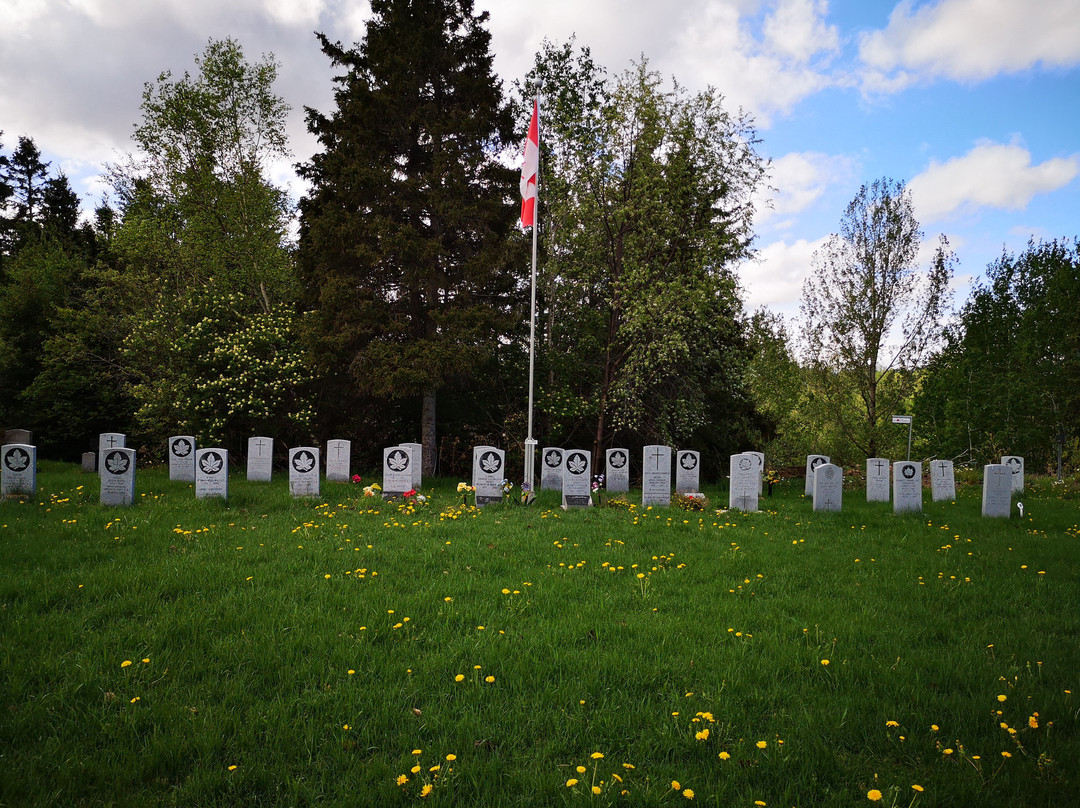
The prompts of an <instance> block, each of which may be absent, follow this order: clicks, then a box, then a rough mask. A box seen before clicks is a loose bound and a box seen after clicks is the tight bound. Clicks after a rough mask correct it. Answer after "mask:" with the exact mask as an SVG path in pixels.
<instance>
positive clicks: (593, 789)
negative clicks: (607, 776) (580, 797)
mask: <svg viewBox="0 0 1080 808" xmlns="http://www.w3.org/2000/svg"><path fill="white" fill-rule="evenodd" d="M592 793H593V794H599V793H600V786H593V787H592Z"/></svg>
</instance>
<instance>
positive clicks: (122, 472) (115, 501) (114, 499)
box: [98, 446, 135, 505]
mask: <svg viewBox="0 0 1080 808" xmlns="http://www.w3.org/2000/svg"><path fill="white" fill-rule="evenodd" d="M99 457H100V458H101V467H100V468H99V469H98V477H99V479H100V480H101V504H102V505H130V504H131V503H133V502H134V501H135V450H134V449H125V448H122V447H119V446H116V447H113V448H112V449H106V450H105V451H104V452H102V453H101V454H100V455H99Z"/></svg>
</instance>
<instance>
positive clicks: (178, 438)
mask: <svg viewBox="0 0 1080 808" xmlns="http://www.w3.org/2000/svg"><path fill="white" fill-rule="evenodd" d="M169 479H170V480H180V481H181V482H185V483H191V482H195V438H194V437H193V436H192V435H173V436H172V437H171V438H169Z"/></svg>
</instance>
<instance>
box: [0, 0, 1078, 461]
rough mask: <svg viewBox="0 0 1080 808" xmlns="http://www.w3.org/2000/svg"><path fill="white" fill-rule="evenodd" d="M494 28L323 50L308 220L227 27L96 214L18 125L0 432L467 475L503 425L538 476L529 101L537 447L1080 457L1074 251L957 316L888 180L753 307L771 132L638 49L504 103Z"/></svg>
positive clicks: (157, 109) (441, 27)
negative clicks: (347, 453) (797, 278)
mask: <svg viewBox="0 0 1080 808" xmlns="http://www.w3.org/2000/svg"><path fill="white" fill-rule="evenodd" d="M486 21H487V13H486V12H485V13H475V12H474V10H473V6H472V2H471V0H374V2H372V19H371V21H370V23H369V25H368V28H367V32H366V34H365V36H364V38H363V40H362V41H361V42H359V43H357V44H355V45H353V46H351V47H346V46H344V45H342V44H341V43H338V42H333V41H331V40H330V39H328V38H327V37H325V36H323V35H318V38H319V43H320V46H321V47H322V50H323V52H324V54H325V55H326V57H327V59H328V60H329V61H330V63H331V64H332V65H333V67H334V68H335V70H336V77H335V79H334V83H335V90H334V100H333V104H334V107H333V109H330V110H323V111H320V110H314V109H308V110H306V113H307V123H308V128H309V130H310V131H311V132H312V133H313V134H314V135H315V136H316V137H317V138H318V141H319V144H320V151H319V152H318V153H316V154H315V155H312V156H310V157H308V158H307V159H305V160H303V161H302V162H300V163H299V164H298V165H297V171H298V173H299V174H300V176H301V177H303V178H304V179H305V180H306V181H307V183H308V190H307V192H306V193H305V195H304V196H303V198H302V199H300V200H299V203H298V205H296V206H295V207H294V206H293V203H292V201H291V200H290V199H289V198H288V196H287V194H286V193H285V192H284V191H283V190H282V189H281V188H278V187H276V186H275V185H274V184H273V183H272V182H271V181H270V180H269V179H268V178H269V176H270V168H271V166H272V165H273V164H274V163H275V162H277V161H281V160H285V159H292V158H293V157H294V156H293V155H291V154H290V153H289V151H288V144H287V140H286V137H285V118H286V115H287V114H288V111H289V110H288V107H287V106H286V104H285V103H284V101H283V100H282V99H281V98H280V97H279V96H278V95H277V94H276V93H275V91H274V87H273V85H274V81H275V78H276V71H277V64H276V63H275V61H274V59H273V57H269V56H264V57H262V58H261V59H260V60H258V61H250V60H248V59H247V58H246V57H245V56H244V53H243V49H242V47H241V45H240V43H238V42H236V41H235V40H232V39H226V40H211V41H210V42H209V43H208V45H207V47H206V49H205V50H204V51H203V52H202V53H201V54H200V55H198V56H197V58H196V70H195V71H194V72H192V73H188V72H185V73H184V74H183V75H182V76H173V75H172V74H171V73H170V72H168V71H166V72H163V73H161V74H160V75H159V76H157V77H156V78H155V79H153V80H151V81H148V82H147V83H146V85H145V86H144V91H143V96H142V103H141V107H140V112H141V119H140V120H139V121H137V122H135V126H134V135H133V140H134V146H135V148H134V149H133V151H132V153H131V154H130V155H128V156H127V157H126V158H125V159H123V160H121V161H119V162H118V163H116V164H113V165H110V166H109V167H108V172H107V177H108V180H109V183H110V186H111V188H112V196H111V198H109V199H107V200H103V201H102V203H101V204H100V205H99V206H98V207H97V208H96V209H95V210H94V211H93V214H92V217H87V216H86V215H84V214H83V213H82V211H81V210H80V207H79V202H78V198H77V196H76V195H75V194H74V192H73V191H72V190H71V187H70V183H69V182H68V180H67V178H66V177H64V175H63V174H62V173H50V166H49V165H47V164H46V163H44V162H43V161H42V157H41V154H40V152H39V151H38V149H37V147H36V146H35V145H34V142H33V140H32V139H31V138H30V137H27V136H23V137H20V138H19V139H18V142H17V145H16V146H15V148H13V149H12V150H11V151H10V152H7V151H5V150H4V148H3V142H2V140H0V206H2V215H0V378H3V379H4V384H3V385H0V423H3V424H6V425H10V426H16V425H18V426H24V427H27V428H31V429H33V430H34V431H35V433H36V436H37V442H38V443H39V446H40V447H41V451H42V453H43V455H44V456H56V457H67V458H73V457H75V456H76V455H77V453H78V452H80V451H82V450H83V449H84V448H86V447H87V443H88V440H89V439H90V438H91V437H92V436H95V435H96V434H97V433H98V432H101V431H124V432H127V433H129V435H130V436H131V440H130V442H129V445H133V446H136V447H141V448H144V449H145V450H147V451H148V452H149V453H150V454H151V455H154V454H160V453H161V452H162V450H163V447H164V440H165V438H166V437H167V436H168V435H170V434H176V433H190V434H195V435H197V436H199V438H200V440H201V441H202V442H203V443H204V444H206V445H210V444H215V443H216V444H223V445H225V446H227V447H232V448H233V449H242V448H243V446H244V443H243V441H244V439H245V438H246V437H248V436H250V435H255V434H269V435H273V436H275V437H278V438H279V442H280V444H281V445H283V446H286V445H299V444H301V443H308V442H312V441H315V442H320V441H324V440H326V439H329V438H332V437H342V436H345V437H350V438H352V439H353V440H354V445H355V446H357V447H363V448H362V449H361V451H362V456H361V458H360V460H361V462H363V463H367V464H369V465H375V464H377V462H378V459H379V458H380V457H381V448H380V447H382V446H383V445H388V444H390V443H395V444H396V443H398V442H401V441H403V440H417V441H419V442H422V443H423V444H424V447H425V459H426V462H427V463H428V468H427V469H426V471H427V472H428V473H431V472H433V471H440V472H442V473H447V474H451V473H463V472H464V470H465V469H466V467H467V463H468V457H469V452H470V450H471V447H472V445H474V444H476V443H490V444H495V445H499V446H503V447H505V448H506V449H507V450H508V461H509V462H510V463H511V464H512V465H511V467H512V468H520V467H521V466H522V463H521V455H520V452H521V451H522V447H523V443H524V439H525V437H526V421H527V415H528V413H527V407H526V401H527V394H526V389H527V384H528V333H529V329H528V311H529V280H530V279H529V270H530V266H529V254H530V250H529V236H528V234H525V233H522V232H521V229H520V228H519V227H517V225H516V215H515V211H516V208H517V206H518V201H519V197H518V177H517V172H516V166H517V165H518V164H519V162H520V150H521V144H522V143H523V140H524V135H525V127H526V125H527V123H528V112H527V110H528V109H531V100H532V94H533V92H534V91H535V88H536V87H538V86H539V87H540V88H541V91H542V98H543V105H542V133H541V192H540V199H539V228H540V229H539V233H538V235H539V239H538V242H539V253H540V256H539V257H540V260H539V270H540V271H539V275H538V279H537V301H538V322H537V364H536V380H537V405H536V429H535V434H536V436H537V437H538V438H539V439H540V441H541V443H549V444H553V445H565V446H578V447H582V448H591V449H592V450H593V451H594V457H599V455H600V453H601V452H602V450H603V449H605V448H607V447H610V446H613V445H621V446H626V447H628V448H631V449H632V450H633V449H635V448H638V447H640V446H642V445H644V444H647V443H653V442H660V443H668V444H671V445H676V446H686V447H693V448H695V449H698V450H700V451H701V452H702V455H703V462H704V465H705V467H706V468H707V469H712V470H713V471H714V473H716V474H717V475H719V474H720V473H722V471H721V470H722V469H724V468H726V458H727V456H728V455H729V454H732V453H734V452H737V451H742V450H744V449H751V448H754V449H763V450H764V451H765V452H766V453H767V455H768V456H769V458H770V460H771V462H772V463H774V464H777V465H785V464H796V463H798V462H800V461H799V458H800V456H801V455H802V454H805V453H807V452H811V451H821V452H825V453H829V454H831V455H832V456H833V457H834V459H837V460H840V461H841V462H846V463H849V464H855V463H859V462H860V460H861V458H865V457H866V456H873V455H876V454H884V455H885V456H889V455H890V454H891V456H898V455H897V450H898V449H897V447H898V434H897V433H896V432H895V431H894V430H891V429H890V428H889V426H888V425H887V419H888V416H889V415H890V414H892V412H894V411H905V412H912V413H914V414H915V415H916V418H917V424H918V429H917V435H918V436H919V440H920V443H918V444H917V449H918V451H920V452H922V453H924V454H925V455H926V456H943V457H945V456H947V457H956V458H958V459H962V460H970V461H971V462H982V461H984V460H986V459H989V458H990V457H991V456H992V455H993V454H994V453H995V452H998V453H1001V452H1006V451H1007V452H1012V453H1018V454H1025V455H1027V456H1028V457H1029V463H1032V462H1033V463H1034V465H1037V464H1039V463H1044V462H1045V463H1046V464H1049V463H1050V462H1051V460H1052V459H1054V458H1056V457H1057V455H1059V454H1060V455H1061V457H1062V458H1063V459H1064V461H1063V462H1064V463H1065V465H1066V466H1070V464H1072V465H1075V462H1076V457H1077V451H1078V450H1077V440H1078V435H1077V431H1076V430H1077V427H1076V424H1077V423H1078V418H1077V415H1080V412H1078V411H1077V407H1078V401H1077V396H1078V392H1077V391H1078V390H1080V385H1078V384H1077V379H1078V369H1077V361H1078V360H1077V355H1078V354H1077V347H1078V346H1077V345H1076V340H1077V338H1078V337H1077V335H1078V334H1080V328H1078V327H1076V326H1077V324H1076V323H1075V319H1076V317H1077V316H1080V315H1078V312H1080V308H1078V306H1077V305H1075V304H1076V303H1077V302H1078V301H1077V300H1076V297H1077V295H1078V289H1080V280H1078V273H1080V255H1078V248H1077V243H1076V242H1075V241H1073V242H1068V241H1060V242H1051V243H1035V242H1033V243H1031V244H1030V245H1029V247H1028V249H1027V251H1025V252H1024V253H1023V254H1021V255H1018V256H1014V255H1008V254H1003V256H1002V258H1001V260H1000V261H999V262H997V263H996V264H995V265H994V266H993V267H991V268H990V269H989V271H988V277H987V281H986V283H985V284H983V285H981V286H979V287H978V288H977V289H976V291H975V292H974V293H973V295H972V298H971V299H970V300H969V301H968V302H967V303H966V304H965V305H964V306H963V307H962V308H961V309H960V312H959V314H958V315H957V316H956V317H954V318H953V319H952V320H951V321H948V320H947V314H948V308H949V307H948V303H949V301H948V294H947V290H948V284H949V279H950V277H951V267H952V265H953V263H954V262H955V258H954V257H953V256H952V254H951V252H950V251H949V249H948V245H947V243H944V242H942V243H940V244H939V247H938V250H937V252H936V255H935V258H934V260H933V262H932V264H931V266H930V267H929V268H923V267H921V266H919V265H918V262H917V254H918V249H919V246H920V244H921V243H922V239H923V233H922V231H921V230H920V228H919V225H918V222H917V221H916V219H915V216H914V212H913V210H912V208H911V202H910V195H909V194H908V192H907V191H906V189H905V188H904V186H903V184H902V183H898V182H893V181H891V180H885V179H883V180H879V181H877V182H875V183H872V184H870V185H868V186H866V187H864V188H863V189H861V190H860V192H859V194H858V195H857V196H856V198H855V199H854V200H853V201H852V203H851V205H850V206H849V208H848V210H847V211H846V212H845V215H844V217H843V219H842V220H841V227H840V229H839V231H838V233H837V234H836V235H834V236H833V237H832V239H830V240H829V242H828V243H827V244H826V246H825V247H824V248H823V250H822V251H820V252H819V254H818V255H816V256H815V258H814V266H813V267H812V268H811V270H812V271H811V274H810V278H811V280H810V281H809V282H808V285H807V288H806V289H804V305H803V316H802V318H801V319H800V321H799V322H797V323H792V324H788V323H785V322H784V321H783V320H782V319H780V318H779V317H777V316H776V315H774V314H772V313H770V312H768V311H764V310H763V311H759V312H756V313H754V314H753V315H749V314H747V313H746V312H745V310H744V306H743V302H742V297H741V291H740V288H739V284H738V279H737V276H736V267H738V266H739V265H740V264H741V263H743V262H744V261H746V260H748V259H750V258H752V256H753V252H754V250H753V240H754V232H753V217H754V213H755V209H754V200H755V199H756V198H758V194H757V192H759V191H761V190H762V189H763V188H764V186H765V185H766V183H767V182H768V163H767V161H766V160H765V159H764V158H763V157H762V156H761V154H760V152H759V146H760V139H759V137H758V134H757V131H756V129H755V127H754V122H753V120H752V118H750V117H749V116H748V115H746V114H744V113H742V112H738V113H736V112H732V111H730V110H728V109H727V108H726V107H725V105H724V99H723V97H722V95H720V94H719V93H718V92H717V91H715V90H711V89H710V90H707V91H704V92H700V93H689V92H687V91H686V90H684V89H682V88H679V87H678V86H670V85H669V83H667V82H665V81H663V80H662V78H661V77H660V76H659V75H658V74H657V72H656V71H655V70H653V69H652V68H651V67H650V66H649V64H648V62H647V60H645V59H644V57H643V58H642V60H641V61H640V62H639V63H636V64H633V65H631V66H630V67H629V68H628V69H626V70H624V71H622V72H620V73H617V74H614V75H610V74H609V73H608V72H607V71H606V70H605V69H604V68H603V67H602V66H600V65H597V64H596V63H595V61H594V60H593V58H592V56H591V53H590V51H589V49H588V48H587V47H583V46H579V45H578V44H577V43H576V42H575V41H573V40H571V41H569V42H566V43H561V44H560V43H551V42H545V43H544V45H543V47H542V48H541V50H540V52H539V53H538V54H537V55H536V60H535V63H534V67H533V69H532V70H531V71H530V73H529V74H528V75H527V76H526V77H525V78H524V80H523V81H522V82H520V83H518V84H515V85H514V86H513V87H511V88H509V89H504V88H503V87H502V86H501V84H500V82H499V81H498V80H497V79H496V77H495V75H494V73H493V71H492V54H491V51H490V36H489V34H488V32H487V30H486V28H485V23H486ZM294 222H296V223H298V234H294V233H293V231H292V230H291V228H292V227H293V223H294ZM1070 302H1072V303H1073V305H1071V306H1070V305H1069V303H1070ZM1070 328H1071V330H1070ZM796 329H797V330H796ZM905 437H906V436H905ZM1070 467H1071V466H1070Z"/></svg>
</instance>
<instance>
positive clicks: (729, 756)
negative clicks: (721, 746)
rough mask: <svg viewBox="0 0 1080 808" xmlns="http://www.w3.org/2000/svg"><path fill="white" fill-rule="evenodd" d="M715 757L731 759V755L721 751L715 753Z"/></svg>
mask: <svg viewBox="0 0 1080 808" xmlns="http://www.w3.org/2000/svg"><path fill="white" fill-rule="evenodd" d="M717 757H718V758H720V759H721V760H731V755H729V754H728V753H727V752H721V753H720V754H719V755H717Z"/></svg>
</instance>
